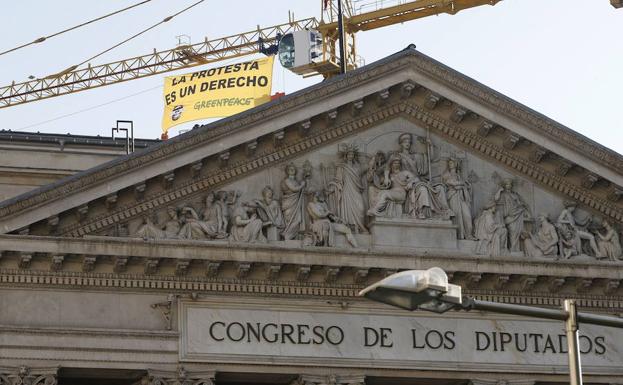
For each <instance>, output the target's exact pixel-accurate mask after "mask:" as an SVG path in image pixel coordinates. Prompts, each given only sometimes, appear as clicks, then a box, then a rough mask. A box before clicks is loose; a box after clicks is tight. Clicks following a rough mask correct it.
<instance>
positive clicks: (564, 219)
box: [556, 201, 602, 258]
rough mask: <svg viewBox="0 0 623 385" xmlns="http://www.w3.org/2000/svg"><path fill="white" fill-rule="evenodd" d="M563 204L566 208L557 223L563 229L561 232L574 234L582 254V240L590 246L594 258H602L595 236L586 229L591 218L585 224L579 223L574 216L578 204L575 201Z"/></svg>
mask: <svg viewBox="0 0 623 385" xmlns="http://www.w3.org/2000/svg"><path fill="white" fill-rule="evenodd" d="M563 204H564V206H565V208H564V209H563V210H562V211H561V212H560V215H559V216H558V220H557V221H556V224H557V225H558V227H559V228H560V229H561V231H563V230H565V231H568V232H569V233H570V234H573V236H574V238H575V241H576V242H577V247H576V248H577V249H578V250H579V252H580V253H582V240H586V241H588V243H589V245H590V249H591V251H592V252H593V256H594V257H597V258H601V257H602V255H601V251H600V250H599V248H598V247H597V242H595V236H594V235H593V234H591V233H590V232H588V231H587V230H586V229H585V228H584V226H586V225H588V223H589V221H590V218H589V219H588V220H587V221H586V222H585V223H581V224H580V223H578V221H577V220H576V218H575V215H574V212H575V209H576V207H577V204H576V203H575V202H573V201H566V202H564V203H563ZM580 226H582V227H580Z"/></svg>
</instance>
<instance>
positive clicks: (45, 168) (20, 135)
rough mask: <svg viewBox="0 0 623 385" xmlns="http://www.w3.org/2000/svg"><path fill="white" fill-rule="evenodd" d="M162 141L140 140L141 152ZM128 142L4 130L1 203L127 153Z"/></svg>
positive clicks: (137, 143) (0, 156) (1, 139)
mask: <svg viewBox="0 0 623 385" xmlns="http://www.w3.org/2000/svg"><path fill="white" fill-rule="evenodd" d="M157 142H158V140H147V139H137V140H135V141H134V145H135V148H136V149H137V150H140V149H143V148H145V147H147V146H149V145H151V144H155V143H157ZM124 146H125V140H122V139H116V140H115V139H112V138H110V137H108V138H107V137H101V136H86V135H71V134H66V135H56V134H41V133H32V132H21V131H10V130H0V165H2V166H1V167H0V201H2V200H5V199H9V198H12V197H14V196H17V195H19V194H22V193H25V192H27V191H30V190H32V189H34V188H37V187H40V186H43V185H47V184H50V183H52V182H54V181H57V180H59V179H62V178H64V177H66V176H69V175H73V174H75V173H77V172H80V171H83V170H86V169H89V168H91V167H94V166H97V165H99V164H102V163H106V162H108V161H110V160H112V159H115V158H118V157H120V156H122V155H125V154H126V150H125V148H124Z"/></svg>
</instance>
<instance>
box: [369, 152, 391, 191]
mask: <svg viewBox="0 0 623 385" xmlns="http://www.w3.org/2000/svg"><path fill="white" fill-rule="evenodd" d="M386 162H387V159H386V158H385V153H384V152H383V151H377V152H376V153H375V154H374V156H373V157H372V158H370V160H369V161H368V170H367V171H366V179H367V180H368V185H370V186H372V187H376V188H377V189H380V188H381V180H382V178H383V174H384V172H385V163H386Z"/></svg>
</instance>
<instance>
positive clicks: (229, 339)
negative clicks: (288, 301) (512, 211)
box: [180, 302, 623, 374]
mask: <svg viewBox="0 0 623 385" xmlns="http://www.w3.org/2000/svg"><path fill="white" fill-rule="evenodd" d="M304 308H306V307H305V306H301V309H304ZM307 309H308V310H307V311H292V310H289V309H288V310H281V309H280V310H270V309H268V308H267V307H266V306H257V307H254V306H250V307H249V308H239V307H236V308H228V307H227V306H222V305H209V304H201V303H196V302H194V303H182V304H181V306H180V327H181V333H180V336H181V337H180V339H181V340H180V358H181V360H183V361H204V362H205V361H209V362H256V363H278V364H286V365H288V364H297V365H328V366H332V365H335V366H343V365H347V366H369V365H371V364H372V363H374V366H375V367H388V368H392V367H396V368H405V367H407V368H428V369H431V368H440V369H441V368H444V369H452V370H457V369H459V368H460V369H467V370H470V369H472V370H481V369H483V368H492V367H499V369H500V370H510V369H512V370H521V371H524V372H548V373H559V372H561V371H562V372H564V371H566V365H567V354H566V353H567V349H566V337H565V335H564V329H563V328H564V325H563V323H562V322H550V321H541V320H534V319H529V318H513V317H508V316H495V317H493V316H492V315H491V314H487V315H483V314H480V313H478V312H473V313H448V314H445V315H443V316H436V315H434V314H432V313H425V312H413V313H408V312H405V313H404V315H402V314H400V315H399V314H398V313H396V315H391V314H362V313H361V312H354V311H352V312H342V313H336V312H330V311H326V310H324V309H323V310H318V311H317V310H316V309H309V308H308V307H307ZM622 344H623V330H618V329H613V328H603V327H596V326H592V325H582V326H581V337H580V345H581V349H582V363H583V365H584V371H585V372H586V373H608V374H614V373H623V369H622V368H621V362H623V350H622V349H621V348H622Z"/></svg>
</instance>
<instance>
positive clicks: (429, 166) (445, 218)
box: [132, 131, 623, 261]
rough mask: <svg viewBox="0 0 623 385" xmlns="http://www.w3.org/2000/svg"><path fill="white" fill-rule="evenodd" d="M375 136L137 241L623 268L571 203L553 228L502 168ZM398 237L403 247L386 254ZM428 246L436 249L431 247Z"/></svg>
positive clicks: (229, 194)
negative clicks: (451, 253) (437, 252)
mask: <svg viewBox="0 0 623 385" xmlns="http://www.w3.org/2000/svg"><path fill="white" fill-rule="evenodd" d="M375 135H376V136H374V135H371V136H370V137H369V138H368V139H366V138H356V139H354V140H352V141H350V142H342V143H339V144H338V145H337V151H335V150H334V151H335V152H333V153H327V152H326V151H324V152H323V153H322V155H320V156H319V155H313V154H312V155H311V156H310V157H309V158H308V159H301V160H299V161H295V162H290V163H287V164H286V165H285V166H283V167H279V168H271V169H270V171H268V173H267V174H262V175H263V176H260V177H259V178H260V179H263V181H264V182H265V183H266V184H264V185H262V186H261V188H260V186H257V185H256V184H255V183H254V182H248V183H253V184H252V185H248V184H247V185H245V182H240V184H239V185H238V186H236V187H235V188H233V189H228V190H219V191H212V192H208V193H207V194H206V195H205V196H203V198H202V201H201V202H186V203H183V204H181V205H179V206H177V207H174V206H169V207H168V208H167V209H166V210H165V212H161V213H160V216H161V217H162V219H161V220H158V219H157V218H155V217H153V216H145V217H144V218H143V219H142V223H141V224H140V225H139V226H137V227H136V230H135V231H134V232H133V234H132V236H134V237H140V238H145V239H165V238H167V239H189V240H210V241H220V242H235V243H271V244H274V245H275V246H279V245H282V246H288V247H297V246H298V247H306V246H317V247H366V248H368V247H369V248H378V247H381V248H383V247H402V248H403V249H404V248H414V249H418V248H424V249H435V248H438V249H454V250H456V251H459V252H465V253H472V254H476V255H486V256H492V257H495V256H515V257H520V256H522V255H523V256H525V257H529V258H546V259H552V260H566V259H570V258H593V259H603V260H607V261H619V260H620V259H622V258H623V257H622V255H621V254H622V251H621V245H620V238H619V230H618V229H617V228H616V226H614V225H612V224H611V223H609V222H607V221H602V220H600V219H599V218H592V217H591V216H590V215H587V214H586V213H584V214H582V215H580V216H578V215H577V212H576V206H577V204H575V203H569V202H567V203H565V204H564V208H562V209H561V211H560V213H559V214H558V216H557V219H556V221H552V220H551V218H552V217H556V216H555V215H553V214H552V210H551V207H546V208H547V209H549V212H541V209H542V208H543V206H544V205H546V203H541V204H540V206H539V214H538V215H537V216H536V217H535V216H533V212H532V208H531V205H529V204H528V201H530V202H534V199H536V198H535V197H534V196H531V197H529V198H530V199H526V198H525V196H524V194H526V192H529V191H530V190H531V189H532V187H530V186H529V185H527V184H525V182H523V181H522V180H520V179H518V178H512V177H502V176H501V175H500V174H499V173H498V171H496V170H497V169H496V168H495V166H487V167H488V168H485V169H487V170H491V169H493V170H494V171H493V172H492V173H491V174H490V175H491V177H490V178H487V177H485V176H484V175H483V171H484V172H485V173H486V172H488V171H486V170H485V169H482V163H481V166H480V168H472V167H470V165H471V163H470V162H476V163H474V164H475V165H476V164H477V161H476V160H474V158H470V157H469V156H467V155H466V154H465V153H464V152H461V151H460V150H458V149H456V148H455V147H453V146H452V145H450V144H447V143H445V142H441V141H438V140H437V139H435V138H432V139H431V138H430V136H429V135H421V134H419V133H414V132H405V131H392V132H383V131H380V133H379V134H375ZM470 159H471V160H470ZM500 172H502V171H500ZM243 191H244V193H243ZM549 199H554V200H555V199H556V198H555V197H553V196H552V197H551V198H549ZM560 205H561V206H562V203H561V204H560ZM550 206H551V205H550ZM476 210H478V211H476ZM475 212H478V215H475V214H474V213H475ZM554 214H556V213H554ZM441 229H443V230H441ZM397 231H401V232H403V233H405V234H406V236H405V237H406V238H402V239H396V240H393V239H392V240H391V241H388V242H387V243H383V238H387V237H389V238H391V236H392V233H395V232H397ZM426 239H432V241H429V244H425V243H423V242H424V241H425V240H426Z"/></svg>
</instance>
